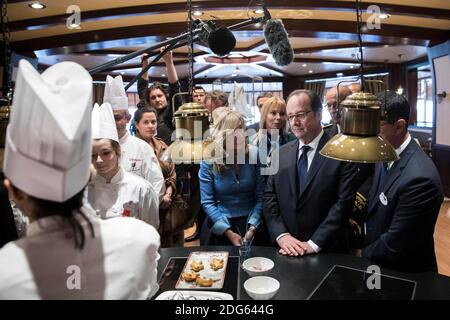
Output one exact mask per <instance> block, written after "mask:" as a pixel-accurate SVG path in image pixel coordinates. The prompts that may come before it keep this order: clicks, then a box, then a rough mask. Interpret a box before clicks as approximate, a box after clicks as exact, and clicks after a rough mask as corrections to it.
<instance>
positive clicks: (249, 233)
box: [244, 226, 256, 242]
mask: <svg viewBox="0 0 450 320" xmlns="http://www.w3.org/2000/svg"><path fill="white" fill-rule="evenodd" d="M255 233H256V228H255V227H254V226H250V227H249V228H248V230H247V232H246V233H245V236H244V242H250V241H252V239H253V237H254V236H255Z"/></svg>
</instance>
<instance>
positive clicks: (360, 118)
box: [320, 92, 399, 163]
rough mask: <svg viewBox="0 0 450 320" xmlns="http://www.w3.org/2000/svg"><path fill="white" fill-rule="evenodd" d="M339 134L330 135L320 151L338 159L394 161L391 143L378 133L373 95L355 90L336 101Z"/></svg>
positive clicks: (378, 105) (378, 112)
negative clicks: (338, 103) (339, 125)
mask: <svg viewBox="0 0 450 320" xmlns="http://www.w3.org/2000/svg"><path fill="white" fill-rule="evenodd" d="M340 112H341V129H342V132H341V133H340V134H337V135H335V136H334V137H333V138H331V139H330V140H329V141H328V142H327V143H326V144H325V146H324V147H323V148H322V150H320V154H321V155H323V156H325V157H328V158H332V159H336V160H341V161H349V162H362V163H375V162H390V161H395V160H398V159H399V157H398V156H397V154H396V153H395V150H394V148H393V147H392V145H391V144H390V143H389V142H388V141H387V140H385V139H384V138H382V137H381V136H379V135H378V133H379V131H380V119H381V103H380V101H379V100H378V99H377V98H376V97H375V95H373V94H371V93H368V92H357V93H353V94H352V95H350V96H348V97H347V98H346V99H345V100H344V101H342V102H341V104H340Z"/></svg>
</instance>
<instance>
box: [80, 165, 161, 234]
mask: <svg viewBox="0 0 450 320" xmlns="http://www.w3.org/2000/svg"><path fill="white" fill-rule="evenodd" d="M88 200H89V203H90V204H91V206H92V208H93V209H94V210H95V212H96V214H97V215H98V216H100V217H101V218H102V219H109V218H115V217H120V216H128V217H134V218H137V219H140V220H143V221H145V222H147V223H149V224H151V225H152V226H154V227H155V228H156V229H158V227H159V199H158V195H157V194H156V193H155V191H154V190H153V188H152V186H151V185H150V183H149V182H148V181H147V180H144V179H142V178H141V177H139V176H137V175H135V174H132V173H129V172H126V171H125V170H124V169H123V168H122V167H119V171H118V172H117V174H116V175H115V176H114V177H112V179H111V183H106V180H105V179H104V178H103V177H102V176H100V175H99V174H97V175H96V176H95V177H94V178H93V179H92V181H91V182H90V183H89V186H88Z"/></svg>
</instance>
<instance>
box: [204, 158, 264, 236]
mask: <svg viewBox="0 0 450 320" xmlns="http://www.w3.org/2000/svg"><path fill="white" fill-rule="evenodd" d="M247 162H248V161H247ZM198 176H199V178H200V195H201V203H202V205H203V208H204V209H205V212H206V214H207V215H208V217H209V218H210V219H211V220H212V222H213V226H212V228H211V232H213V233H214V234H217V235H222V234H223V233H224V232H225V231H226V230H227V229H228V228H230V227H231V225H230V223H229V221H228V218H236V217H243V216H247V217H248V218H247V224H251V225H253V226H255V227H256V228H258V227H259V225H260V223H261V212H262V196H263V192H264V188H265V183H264V179H263V177H261V175H260V168H259V165H257V164H249V163H246V164H240V165H239V177H237V176H236V175H235V173H234V170H233V169H232V168H228V169H226V170H225V172H223V173H222V174H220V173H219V172H215V171H214V170H213V164H212V163H210V162H206V161H203V162H202V163H201V164H200V171H199V174H198ZM245 231H246V230H241V233H242V234H244V233H245Z"/></svg>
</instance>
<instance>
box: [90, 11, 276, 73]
mask: <svg viewBox="0 0 450 320" xmlns="http://www.w3.org/2000/svg"><path fill="white" fill-rule="evenodd" d="M269 19H270V13H269V11H268V10H267V9H266V10H264V16H262V17H259V18H253V17H252V18H250V19H247V20H245V21H242V22H239V23H236V24H234V25H232V26H230V27H228V29H230V30H237V29H240V28H242V27H246V26H249V25H252V24H256V23H264V22H266V21H267V20H269ZM206 27H207V23H206V26H205V27H203V26H200V27H198V28H196V29H194V30H192V37H193V41H194V42H197V41H199V40H200V39H199V37H197V36H198V35H200V34H201V33H202V32H204V31H205V28H206ZM190 36H191V33H190V32H185V33H183V34H180V35H179V36H176V37H174V38H172V39H168V40H165V41H162V42H159V43H156V44H154V45H152V46H150V47H147V48H143V49H139V50H136V51H134V52H131V53H129V54H126V55H124V56H121V57H118V58H116V59H113V60H111V61H108V62H106V63H103V64H101V65H99V66H97V67H94V68H92V69H90V70H88V71H89V73H90V74H91V75H92V74H96V73H98V72H100V71H103V70H105V69H109V68H111V67H113V66H115V65H118V64H121V63H124V62H126V61H128V60H131V59H133V58H135V57H137V56H140V55H141V54H143V53H148V54H149V55H150V56H154V55H156V54H155V53H154V52H153V50H156V49H159V48H161V47H165V46H173V48H178V47H181V46H183V45H185V44H186V43H185V41H183V40H186V39H188V38H189V37H190ZM180 41H183V42H181V43H179V44H177V43H178V42H180ZM161 57H162V55H161ZM159 58H160V57H159ZM159 58H158V59H154V60H153V61H152V63H155V62H157V60H159ZM133 80H134V81H136V80H135V79H133Z"/></svg>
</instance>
